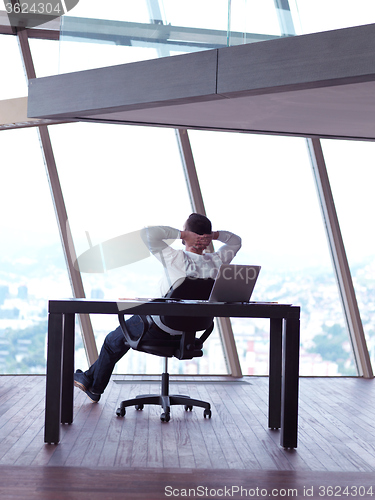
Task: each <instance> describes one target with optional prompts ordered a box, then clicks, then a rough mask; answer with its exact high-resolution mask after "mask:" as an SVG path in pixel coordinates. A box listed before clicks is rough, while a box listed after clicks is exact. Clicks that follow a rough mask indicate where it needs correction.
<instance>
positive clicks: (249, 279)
mask: <svg viewBox="0 0 375 500" xmlns="http://www.w3.org/2000/svg"><path fill="white" fill-rule="evenodd" d="M260 269H261V266H250V265H240V264H223V265H222V266H221V267H220V270H219V274H218V276H217V278H216V280H215V283H214V286H213V288H212V291H211V295H210V298H209V302H249V300H250V297H251V294H252V293H253V290H254V287H255V283H256V281H257V279H258V276H259V272H260Z"/></svg>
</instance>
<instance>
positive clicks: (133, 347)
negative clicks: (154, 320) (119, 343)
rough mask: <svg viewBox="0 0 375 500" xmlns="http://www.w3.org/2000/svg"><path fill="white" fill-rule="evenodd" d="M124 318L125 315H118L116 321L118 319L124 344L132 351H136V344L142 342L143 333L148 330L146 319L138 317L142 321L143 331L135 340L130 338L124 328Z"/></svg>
mask: <svg viewBox="0 0 375 500" xmlns="http://www.w3.org/2000/svg"><path fill="white" fill-rule="evenodd" d="M124 316H125V313H119V315H118V319H119V322H120V326H121V330H122V332H123V334H124V336H125V339H126V342H127V343H128V344H129V345H130V347H131V348H132V349H135V350H137V348H138V344H139V343H140V342H141V341H142V339H143V337H144V335H145V333H146V332H147V330H148V327H149V324H148V321H147V319H146V318H145V317H144V316H139V317H140V318H141V319H142V321H143V331H142V333H141V336H140V337H138V338H137V339H135V338H132V337H131V336H130V333H129V331H128V329H127V328H126V322H125V318H124Z"/></svg>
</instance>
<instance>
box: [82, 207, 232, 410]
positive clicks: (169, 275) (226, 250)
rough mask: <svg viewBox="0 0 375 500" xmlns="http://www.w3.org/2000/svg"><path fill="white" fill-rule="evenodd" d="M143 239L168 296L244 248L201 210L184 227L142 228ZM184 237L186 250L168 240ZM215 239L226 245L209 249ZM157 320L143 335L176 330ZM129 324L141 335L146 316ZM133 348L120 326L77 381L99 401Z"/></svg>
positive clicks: (212, 272)
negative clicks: (215, 228) (161, 271)
mask: <svg viewBox="0 0 375 500" xmlns="http://www.w3.org/2000/svg"><path fill="white" fill-rule="evenodd" d="M141 237H142V240H143V242H144V243H145V244H146V245H147V247H148V248H149V250H150V252H151V253H152V254H153V255H154V256H155V257H156V258H157V259H158V260H160V262H161V263H162V264H163V267H164V274H163V277H162V280H161V284H160V292H161V295H162V296H164V295H165V294H166V293H167V292H168V291H169V290H170V289H171V287H173V286H174V285H175V286H176V285H177V286H178V283H180V282H181V281H182V280H183V279H184V278H185V277H187V276H190V277H194V278H213V279H215V278H216V276H217V273H218V271H219V268H220V266H221V265H222V264H229V263H230V262H231V261H232V260H233V258H234V257H235V255H236V253H237V252H238V250H239V249H240V248H241V238H240V237H239V236H237V235H235V234H233V233H230V232H229V231H212V225H211V221H210V220H209V219H208V218H207V217H205V216H204V215H200V214H195V213H194V214H191V215H190V216H189V218H188V219H187V221H186V222H185V224H184V227H183V230H182V231H180V230H178V229H174V228H172V227H169V226H153V227H146V228H144V229H143V230H142V231H141ZM175 239H181V240H182V243H183V245H185V249H184V250H176V249H174V248H172V247H171V246H169V245H168V244H167V243H166V241H165V240H175ZM212 240H218V241H220V242H222V243H224V245H222V246H221V248H219V250H218V251H217V252H213V253H205V252H204V251H205V249H206V248H207V247H208V246H209V244H210V243H211V241H212ZM152 319H153V321H154V323H153V324H152V325H151V326H150V327H149V329H148V331H147V333H146V334H145V336H144V337H143V338H144V339H145V340H146V339H147V338H153V339H157V338H160V339H166V338H170V337H169V336H170V335H178V334H180V333H181V332H176V331H173V330H171V329H169V328H168V327H166V326H165V325H163V324H162V323H161V322H160V320H159V318H158V317H157V316H153V317H152ZM126 327H127V329H128V331H129V333H130V334H131V336H132V337H135V338H136V337H139V336H140V335H141V333H142V331H143V321H142V319H141V318H140V317H139V316H137V315H134V316H132V317H131V318H130V319H128V320H127V321H126ZM129 349H130V347H129V345H128V344H127V343H126V341H125V336H124V334H123V332H122V329H121V327H120V326H119V327H118V328H116V330H114V331H113V332H111V333H109V334H108V335H107V337H106V338H105V340H104V343H103V347H102V349H101V351H100V354H99V357H98V359H97V360H96V361H95V363H94V364H93V365H91V366H90V368H89V369H88V370H87V371H86V372H82V370H77V371H76V373H75V374H74V385H75V386H76V387H78V388H79V389H81V390H82V391H84V392H85V393H86V395H87V396H88V397H89V398H90V399H91V401H93V402H95V403H97V402H98V401H99V399H100V395H101V394H102V393H103V392H104V390H105V388H106V387H107V385H108V382H109V380H110V377H111V375H112V372H113V369H114V367H115V364H116V363H117V361H119V360H120V359H121V358H122V357H123V356H124V355H125V354H126V353H127V352H128V350H129Z"/></svg>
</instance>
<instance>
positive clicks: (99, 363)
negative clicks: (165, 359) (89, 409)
mask: <svg viewBox="0 0 375 500" xmlns="http://www.w3.org/2000/svg"><path fill="white" fill-rule="evenodd" d="M143 326H144V325H143V321H142V319H141V318H140V317H139V316H137V315H135V316H132V317H131V318H129V319H128V320H126V327H127V330H128V331H129V333H130V336H131V337H134V338H137V337H140V336H141V334H142V332H143ZM143 339H145V340H147V339H163V340H165V339H171V336H170V335H169V334H168V333H166V332H164V331H163V330H161V329H160V328H158V327H157V326H156V325H152V326H151V327H149V329H148V331H147V332H146V334H145V336H144V337H143ZM175 340H176V339H173V338H172V339H171V342H174V341H175ZM129 349H130V347H129V345H128V344H127V343H126V339H125V335H124V333H123V331H122V329H121V326H118V327H117V328H116V330H113V332H110V333H109V334H108V335H107V336H106V338H105V339H104V343H103V346H102V348H101V351H100V354H99V357H98V359H97V360H96V361H95V363H94V364H92V365H91V366H90V368H89V369H88V370H87V371H85V372H84V373H85V377H86V378H87V382H88V384H90V387H88V388H90V390H91V392H93V393H95V394H102V393H103V392H104V389H105V388H106V387H107V385H108V382H109V380H110V378H111V375H112V372H113V369H114V367H115V364H116V363H117V361H119V360H120V359H121V358H122V357H123V356H124V355H125V354H126V353H127V352H128V350H129Z"/></svg>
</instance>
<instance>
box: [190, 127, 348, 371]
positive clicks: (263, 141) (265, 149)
mask: <svg viewBox="0 0 375 500" xmlns="http://www.w3.org/2000/svg"><path fill="white" fill-rule="evenodd" d="M190 136H191V141H192V146H193V151H194V155H195V160H196V164H197V169H198V174H199V180H200V184H201V188H202V192H203V197H204V199H205V204H206V210H207V212H208V215H209V216H210V217H211V218H212V220H213V222H214V225H215V228H216V229H228V230H231V231H233V232H235V233H237V234H239V235H240V236H242V238H243V248H242V249H241V251H240V252H239V253H238V255H237V256H236V262H238V263H241V264H245V263H247V264H260V265H261V266H262V270H261V272H260V276H259V281H258V283H257V285H256V287H255V290H254V295H253V299H254V300H259V301H277V302H280V303H287V304H288V303H292V304H294V305H300V306H301V347H302V348H301V370H300V373H301V374H302V375H338V374H341V375H344V374H355V367H354V363H353V359H352V354H351V349H350V345H349V337H348V334H347V332H346V329H345V322H344V318H343V313H342V308H341V303H340V300H339V295H338V288H337V285H336V282H335V278H334V275H333V271H332V266H331V261H330V256H329V251H328V245H327V240H326V236H325V233H324V227H323V223H322V219H321V216H320V208H319V204H318V199H317V196H316V192H315V188H314V183H313V176H312V172H311V167H310V162H309V157H308V152H307V147H306V143H305V140H304V139H294V138H282V137H267V136H259V135H245V134H242V135H241V134H231V133H217V132H216V133H210V132H198V131H191V132H190ZM232 324H233V329H234V334H235V338H236V342H237V348H238V352H239V356H240V360H241V365H242V369H243V372H244V373H245V374H258V375H259V374H266V373H268V341H269V324H268V321H265V320H239V319H232ZM337 330H339V331H340V335H341V332H343V336H342V337H341V336H340V338H341V339H342V341H341V344H342V345H341V344H340V341H338V340H337V335H336V334H337ZM331 338H332V342H331V341H330V340H329V339H331ZM336 343H338V344H339V345H338V346H337V348H336V345H335V344H336Z"/></svg>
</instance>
